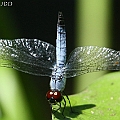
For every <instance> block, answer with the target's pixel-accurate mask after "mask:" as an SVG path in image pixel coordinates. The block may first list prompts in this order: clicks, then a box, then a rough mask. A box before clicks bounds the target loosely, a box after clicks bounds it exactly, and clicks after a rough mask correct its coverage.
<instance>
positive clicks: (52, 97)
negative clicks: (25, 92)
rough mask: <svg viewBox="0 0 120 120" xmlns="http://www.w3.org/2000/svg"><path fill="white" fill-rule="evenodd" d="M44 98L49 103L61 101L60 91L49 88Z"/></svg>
mask: <svg viewBox="0 0 120 120" xmlns="http://www.w3.org/2000/svg"><path fill="white" fill-rule="evenodd" d="M46 98H47V100H48V101H49V103H50V104H56V103H57V102H61V101H62V98H63V96H62V93H61V92H60V91H58V90H49V91H48V92H47V94H46Z"/></svg>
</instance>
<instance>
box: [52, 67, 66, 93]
mask: <svg viewBox="0 0 120 120" xmlns="http://www.w3.org/2000/svg"><path fill="white" fill-rule="evenodd" d="M65 84H66V77H65V67H54V70H53V71H52V77H51V80H50V89H51V90H58V91H63V90H64V88H65Z"/></svg>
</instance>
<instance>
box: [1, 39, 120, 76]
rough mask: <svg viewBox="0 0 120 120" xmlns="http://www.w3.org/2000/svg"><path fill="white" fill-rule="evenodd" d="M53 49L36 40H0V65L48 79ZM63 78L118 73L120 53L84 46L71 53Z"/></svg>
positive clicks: (49, 45)
mask: <svg viewBox="0 0 120 120" xmlns="http://www.w3.org/2000/svg"><path fill="white" fill-rule="evenodd" d="M55 53H56V52H55V47H54V46H53V45H51V44H49V43H47V42H44V41H41V40H38V39H25V38H22V39H14V40H5V39H0V66H2V67H12V68H14V69H17V70H19V71H22V72H25V73H29V74H33V75H38V76H49V77H50V76H51V74H52V69H53V67H54V65H55V62H56V55H55ZM65 70H66V78H69V77H74V76H78V75H82V74H85V73H89V72H94V71H102V70H120V51H115V50H112V49H109V48H105V47H97V46H85V47H78V48H76V49H74V50H73V51H72V53H71V54H70V56H69V58H68V61H67V63H66V66H65Z"/></svg>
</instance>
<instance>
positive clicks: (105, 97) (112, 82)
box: [52, 72, 120, 120]
mask: <svg viewBox="0 0 120 120" xmlns="http://www.w3.org/2000/svg"><path fill="white" fill-rule="evenodd" d="M64 97H65V96H64ZM65 99H66V102H67V105H66V108H65V110H64V116H65V118H64V117H63V115H62V110H63V108H64V107H63V106H64V105H63V104H62V108H61V109H60V110H58V111H56V112H55V113H54V114H53V115H52V120H120V114H119V113H120V72H114V73H110V74H107V75H104V76H102V77H101V78H99V79H97V80H96V81H95V82H94V83H93V84H91V85H90V86H89V87H88V88H86V89H85V90H84V91H83V92H81V93H79V94H75V95H70V96H69V99H70V102H71V104H72V109H73V111H74V113H72V112H71V110H70V105H69V102H68V100H67V98H65ZM62 103H64V102H62ZM55 108H56V107H55ZM55 108H54V109H55Z"/></svg>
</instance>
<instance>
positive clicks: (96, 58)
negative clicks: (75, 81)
mask: <svg viewBox="0 0 120 120" xmlns="http://www.w3.org/2000/svg"><path fill="white" fill-rule="evenodd" d="M102 70H120V51H115V50H113V49H109V48H105V47H97V46H86V47H78V48H76V49H75V50H73V52H72V53H71V54H70V56H69V59H68V61H67V64H66V77H67V78H69V77H74V76H78V75H82V74H86V73H89V72H95V71H102Z"/></svg>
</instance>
